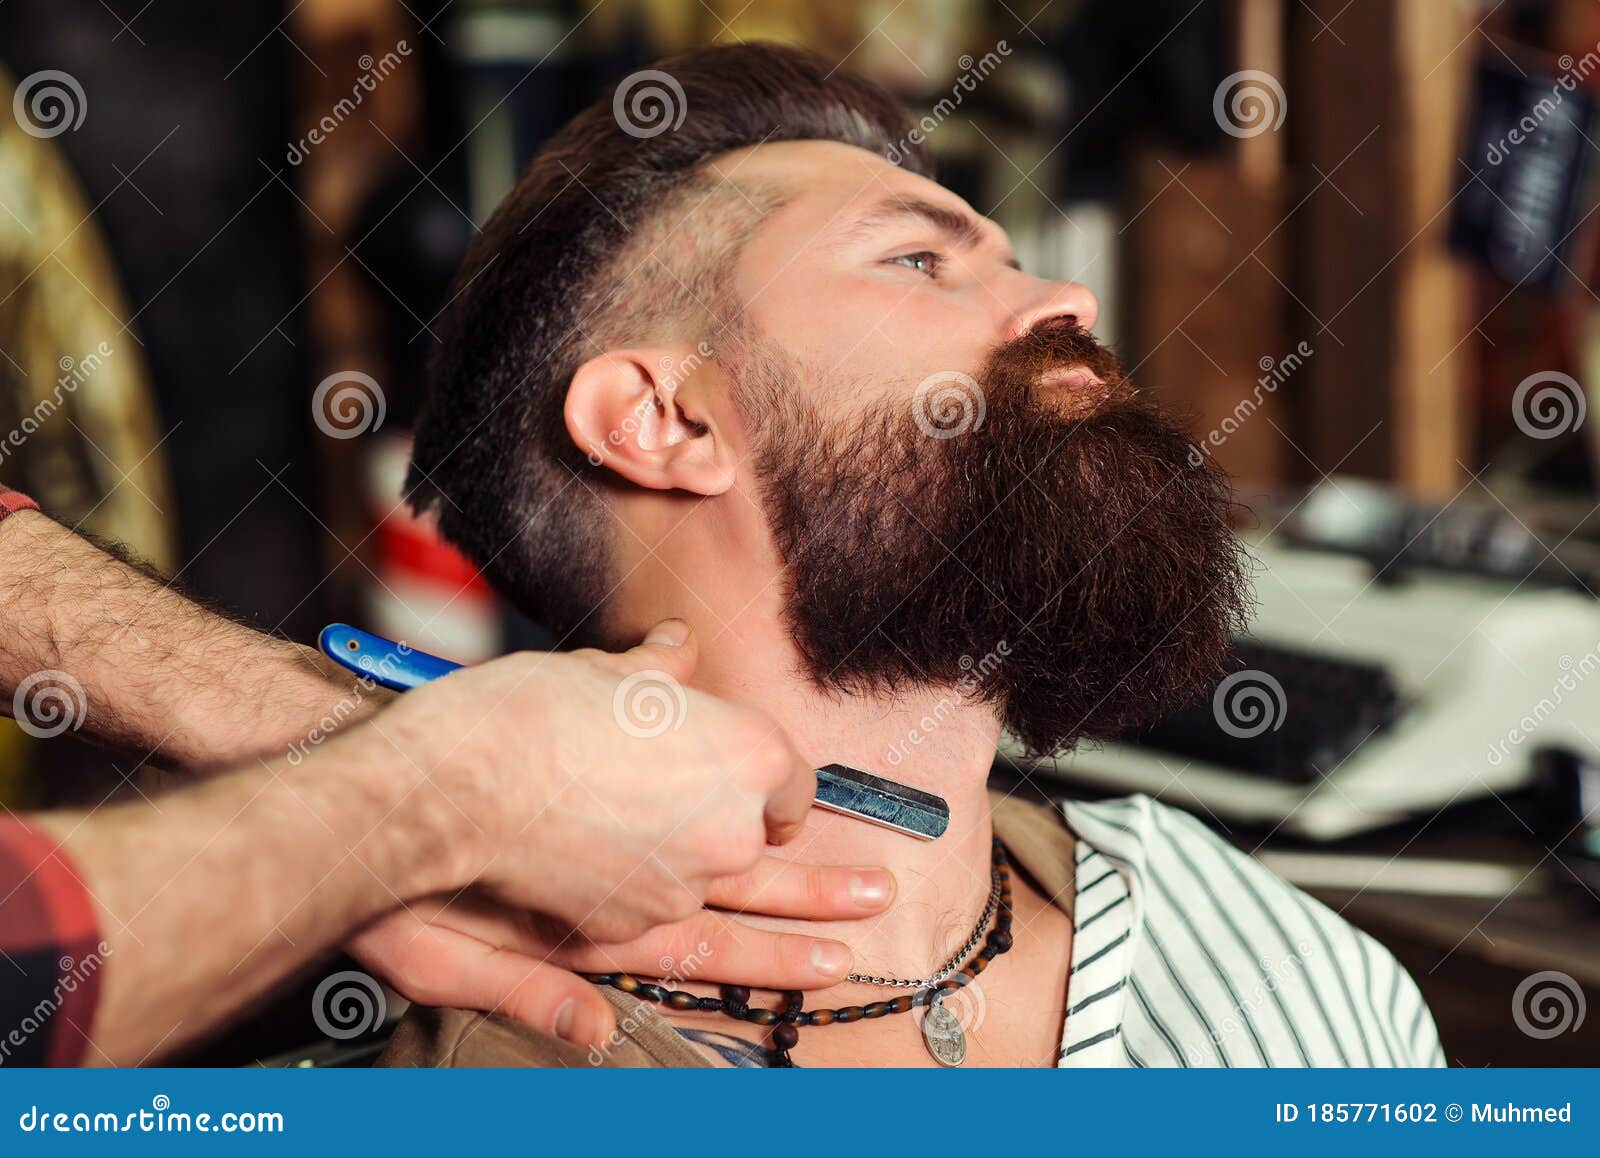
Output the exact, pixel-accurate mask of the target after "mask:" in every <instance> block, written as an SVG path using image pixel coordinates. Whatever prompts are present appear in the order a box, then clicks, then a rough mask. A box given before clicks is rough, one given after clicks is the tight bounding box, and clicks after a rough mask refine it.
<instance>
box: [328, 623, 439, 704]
mask: <svg viewBox="0 0 1600 1158" xmlns="http://www.w3.org/2000/svg"><path fill="white" fill-rule="evenodd" d="M317 646H319V647H320V648H322V653H323V654H324V655H326V656H327V657H328V658H329V659H333V660H336V661H338V662H339V663H341V664H343V665H344V666H345V667H347V668H349V669H350V670H351V671H353V672H355V673H356V674H357V675H362V676H366V677H367V678H368V679H370V680H371V681H372V682H373V683H375V684H377V685H378V686H380V687H385V688H388V689H390V690H391V691H396V692H408V691H410V690H411V689H412V688H415V687H421V686H422V685H423V684H425V683H427V682H428V681H430V680H436V679H438V678H439V677H440V676H446V675H449V674H450V673H451V672H453V671H455V670H456V668H458V667H460V666H461V665H460V664H459V663H452V662H451V661H450V660H447V659H440V658H439V657H438V656H436V655H429V654H428V653H427V652H425V651H418V650H417V649H416V648H414V647H408V646H407V645H406V644H404V643H398V642H396V641H395V640H392V639H385V638H383V636H381V635H373V634H372V633H371V632H370V631H362V630H361V629H360V628H359V627H351V626H350V625H349V624H348V623H330V624H328V626H327V627H324V628H323V629H322V634H321V635H319V636H318V637H317Z"/></svg>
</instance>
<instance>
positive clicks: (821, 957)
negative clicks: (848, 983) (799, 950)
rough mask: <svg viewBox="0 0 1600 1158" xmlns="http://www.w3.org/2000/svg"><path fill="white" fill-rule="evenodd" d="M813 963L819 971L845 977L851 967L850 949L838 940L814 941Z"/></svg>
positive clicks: (812, 948)
mask: <svg viewBox="0 0 1600 1158" xmlns="http://www.w3.org/2000/svg"><path fill="white" fill-rule="evenodd" d="M811 964H812V966H813V967H814V968H815V969H816V971H817V972H818V973H826V974H827V975H828V976H830V977H843V976H844V975H845V974H846V973H847V972H849V969H850V950H849V949H848V948H846V947H845V946H843V945H841V944H839V942H837V941H813V942H811Z"/></svg>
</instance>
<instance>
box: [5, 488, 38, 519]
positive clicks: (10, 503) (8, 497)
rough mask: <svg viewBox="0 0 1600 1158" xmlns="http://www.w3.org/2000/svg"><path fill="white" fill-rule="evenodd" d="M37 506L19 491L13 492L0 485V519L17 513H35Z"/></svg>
mask: <svg viewBox="0 0 1600 1158" xmlns="http://www.w3.org/2000/svg"><path fill="white" fill-rule="evenodd" d="M38 509H39V504H38V503H36V502H34V501H33V500H32V499H30V498H29V497H28V496H27V495H25V494H23V493H22V492H21V491H14V490H12V489H11V488H10V487H8V486H4V485H0V519H3V518H5V517H6V516H7V515H14V514H16V513H17V512H18V511H36V510H38Z"/></svg>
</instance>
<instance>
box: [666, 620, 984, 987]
mask: <svg viewBox="0 0 1600 1158" xmlns="http://www.w3.org/2000/svg"><path fill="white" fill-rule="evenodd" d="M738 629H739V634H740V636H741V637H742V638H736V637H735V636H734V634H733V631H732V630H731V629H730V630H727V631H724V632H722V633H720V634H718V633H717V632H716V631H715V630H713V631H704V630H702V631H701V633H700V639H701V662H700V665H699V669H698V671H697V674H696V678H695V681H694V682H695V684H696V685H697V686H699V687H702V688H704V689H705V690H707V691H710V692H713V693H715V694H717V695H720V696H723V697H724V698H727V699H731V700H734V701H736V702H739V703H744V704H747V705H749V706H751V707H754V708H758V709H759V710H761V711H762V712H764V713H766V714H767V715H768V716H770V717H772V718H773V719H774V720H775V721H776V722H777V723H778V725H779V726H781V727H782V728H783V729H784V730H785V731H786V732H787V734H788V735H789V737H790V739H791V740H792V741H793V742H794V743H795V745H796V746H797V747H798V748H799V750H800V752H801V754H802V755H803V756H804V757H805V758H806V759H807V760H808V761H810V762H811V764H812V766H813V767H821V766H822V765H824V764H830V763H840V764H848V765H850V766H851V767H854V768H859V769H861V770H863V771H866V772H871V773H874V774H876V775H879V776H884V777H887V778H889V779H892V780H896V781H899V782H901V783H903V784H908V785H910V786H912V787H914V788H920V789H923V790H924V791H928V792H932V793H934V794H936V795H938V796H941V797H943V798H944V799H945V801H946V802H947V803H948V804H949V806H950V826H949V828H948V829H947V830H946V832H945V833H944V835H943V836H941V837H939V838H938V839H937V840H934V841H923V840H918V839H916V838H914V837H909V836H905V835H903V834H901V833H897V832H893V831H891V830H889V829H886V828H882V827H880V826H877V825H873V824H869V823H867V822H865V821H861V820H856V819H854V818H852V817H847V816H842V815H840V814H838V813H834V812H828V811H826V810H823V809H820V808H817V809H813V810H812V811H811V814H810V817H809V818H808V819H807V821H806V823H805V826H804V828H803V829H802V830H801V832H800V834H799V835H798V836H796V837H795V838H794V839H793V840H792V841H791V842H790V843H788V844H787V845H785V846H783V847H782V848H778V849H775V850H773V852H774V855H776V856H778V857H781V858H784V859H788V860H794V861H799V862H805V863H817V864H837V865H882V866H884V867H885V868H887V869H889V871H890V872H892V873H893V874H894V876H895V879H896V882H897V884H898V891H897V893H896V897H895V903H894V905H893V906H892V907H891V908H890V910H889V911H888V912H887V913H885V914H884V915H882V916H879V917H876V918H870V919H868V920H865V921H855V922H841V923H838V924H817V923H809V924H805V923H801V922H794V921H783V920H777V919H772V918H756V917H749V918H747V919H748V920H749V922H750V923H751V924H758V925H760V926H762V927H765V928H774V929H794V930H796V931H804V932H807V933H811V934H814V935H820V936H831V937H836V938H838V939H839V940H841V941H843V942H844V943H846V944H848V945H850V946H851V948H852V949H853V950H854V952H855V963H854V966H853V970H854V971H855V972H857V973H868V974H882V975H885V976H897V977H921V976H926V975H927V974H928V973H930V972H933V971H935V970H937V969H938V968H939V967H940V966H942V965H943V964H944V963H945V961H946V960H947V959H948V958H949V957H950V955H951V954H952V953H954V952H955V951H956V949H958V948H959V947H960V946H961V944H962V943H963V942H964V941H965V940H966V939H967V937H968V935H969V934H970V933H971V931H972V927H973V925H974V924H975V922H976V921H977V918H978V916H979V914H980V913H981V911H982V909H983V907H984V904H985V901H986V899H987V897H988V893H989V888H990V880H991V878H990V845H991V840H992V835H993V827H992V824H991V818H990V811H989V799H988V794H987V789H986V783H987V780H988V774H989V768H990V765H991V764H992V763H993V760H994V752H995V746H996V743H997V741H998V738H999V723H998V720H997V718H996V714H995V711H994V708H993V707H992V706H990V705H982V704H979V705H973V704H969V703H967V702H966V701H965V700H964V699H963V697H962V696H961V695H960V693H959V692H958V691H957V690H956V689H955V688H953V687H945V688H926V687H925V688H918V689H912V690H908V691H906V692H905V693H903V694H901V695H899V696H897V697H894V698H892V699H891V698H888V697H864V696H848V695H841V694H837V693H824V692H821V691H819V690H817V689H816V688H815V687H814V686H813V685H812V684H811V683H810V681H809V680H807V679H806V678H805V677H804V676H803V674H801V672H800V668H799V660H798V656H797V655H796V653H795V652H794V649H793V647H792V645H791V644H790V642H789V640H788V635H787V632H786V631H785V630H784V629H783V628H782V627H781V626H780V625H778V624H777V623H775V622H772V623H770V624H769V625H757V624H753V623H752V622H751V621H750V619H749V618H748V617H745V618H743V620H742V621H741V622H740V623H739V624H738ZM752 635H754V636H755V637H756V638H752ZM802 924H804V927H803V928H802V927H801V926H802Z"/></svg>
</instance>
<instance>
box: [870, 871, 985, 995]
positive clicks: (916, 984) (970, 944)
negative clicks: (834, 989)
mask: <svg viewBox="0 0 1600 1158" xmlns="http://www.w3.org/2000/svg"><path fill="white" fill-rule="evenodd" d="M991 876H992V877H993V882H994V883H992V884H991V885H990V886H989V903H988V904H987V905H985V906H984V907H983V913H982V914H981V915H980V916H979V917H978V925H977V928H975V929H973V930H972V936H970V937H968V938H967V943H966V944H964V945H962V946H961V948H959V949H957V950H956V952H955V956H953V957H951V958H950V961H949V963H948V964H946V965H945V967H944V968H943V969H941V970H939V972H937V973H935V974H934V975H933V976H932V977H919V978H917V979H916V980H907V979H906V978H903V977H877V976H873V975H871V974H866V973H847V974H846V975H845V980H846V981H855V982H858V983H859V984H862V985H887V986H892V987H895V988H899V989H929V988H932V987H933V986H935V985H937V984H939V982H941V981H943V980H944V979H945V978H946V977H948V976H950V975H951V974H952V973H954V972H955V971H956V970H957V969H959V968H961V964H962V962H964V961H965V960H966V959H967V957H968V956H969V955H970V954H971V953H972V951H973V950H974V949H975V948H977V946H978V942H979V941H981V940H983V935H984V932H985V931H986V930H987V929H988V928H989V922H990V921H992V920H994V915H995V912H996V910H998V909H999V908H1000V891H1001V878H1000V866H999V865H995V866H994V868H993V870H992V871H991Z"/></svg>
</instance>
